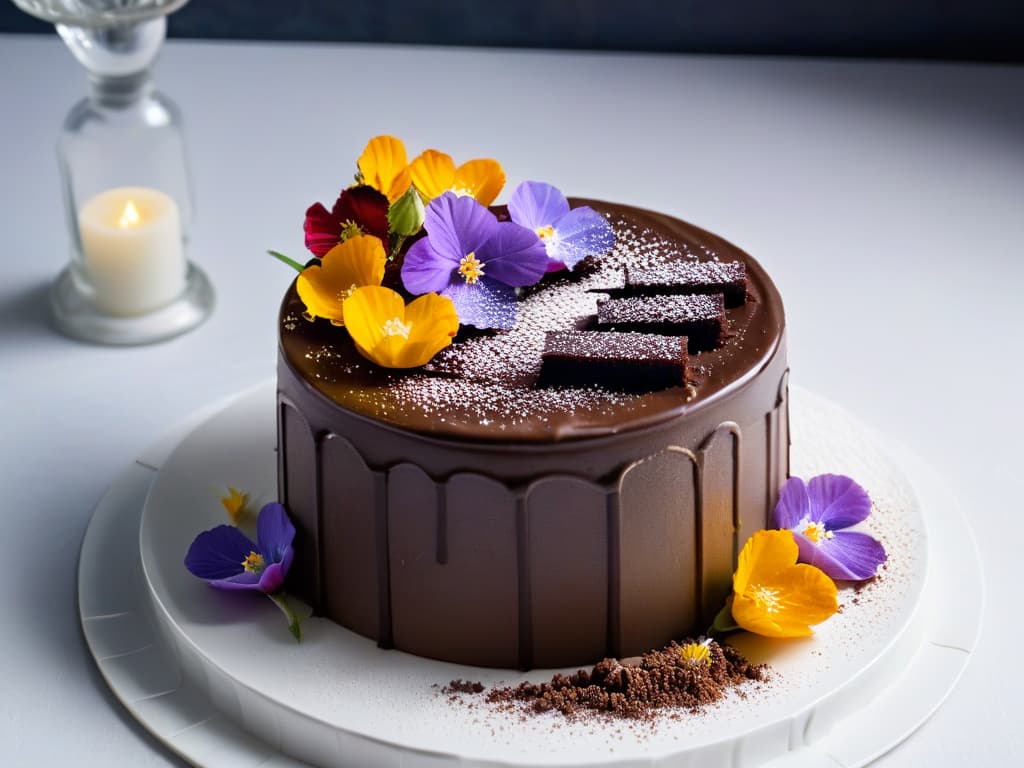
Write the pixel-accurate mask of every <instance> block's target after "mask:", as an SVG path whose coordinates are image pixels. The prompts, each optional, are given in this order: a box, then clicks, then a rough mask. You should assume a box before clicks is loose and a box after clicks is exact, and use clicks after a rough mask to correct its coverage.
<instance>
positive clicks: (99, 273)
mask: <svg viewBox="0 0 1024 768" xmlns="http://www.w3.org/2000/svg"><path fill="white" fill-rule="evenodd" d="M78 231H79V234H80V237H81V241H82V257H83V261H84V266H85V271H86V274H87V275H88V277H89V280H90V282H91V283H92V286H93V289H94V291H95V295H94V297H95V301H96V305H97V307H99V308H100V309H101V310H102V311H104V312H107V313H108V314H110V315H116V316H131V315H142V314H145V313H146V312H151V311H153V310H155V309H159V308H160V307H162V306H165V305H166V304H169V303H170V302H172V301H174V300H175V299H176V298H178V296H180V295H181V294H182V292H183V291H184V290H185V269H186V267H185V253H184V249H183V247H182V241H181V216H180V215H179V213H178V205H177V203H175V202H174V199H173V198H171V197H169V196H168V195H166V194H164V193H163V192H161V191H159V190H157V189H150V188H148V187H117V188H116V189H108V190H107V191H106V192H101V193H100V194H98V195H96V196H95V197H93V198H91V199H90V200H89V201H88V202H86V203H85V205H83V206H82V209H81V210H80V211H79V212H78Z"/></svg>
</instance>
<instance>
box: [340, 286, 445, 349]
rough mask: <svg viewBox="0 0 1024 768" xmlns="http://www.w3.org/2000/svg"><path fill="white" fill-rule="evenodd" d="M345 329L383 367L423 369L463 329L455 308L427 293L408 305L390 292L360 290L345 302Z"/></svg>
mask: <svg viewBox="0 0 1024 768" xmlns="http://www.w3.org/2000/svg"><path fill="white" fill-rule="evenodd" d="M344 310H345V327H346V328H348V332H349V334H350V335H351V336H352V340H353V341H354V342H355V343H356V349H358V350H359V353H360V354H361V355H362V356H363V357H366V358H368V359H370V360H372V361H373V362H375V363H377V365H382V366H384V367H385V368H416V367H418V366H421V365H425V364H426V363H428V362H429V361H430V359H431V358H432V357H433V356H434V355H436V354H437V353H438V352H440V351H441V350H442V349H444V348H445V347H447V346H448V345H449V344H451V343H452V337H453V336H455V334H456V333H458V331H459V316H458V315H457V314H456V313H455V305H454V304H452V300H451V299H449V298H447V297H446V296H438V295H437V294H436V293H426V294H424V295H423V296H420V297H419V298H417V299H416V300H415V301H413V302H411V303H410V304H409V305H408V306H406V304H405V301H404V300H403V299H402V297H401V295H399V294H398V293H396V292H395V291H392V290H391V289H390V288H382V287H380V286H368V287H366V288H359V289H358V290H356V291H355V292H354V293H353V294H352V296H351V297H350V298H349V299H348V300H347V301H346V302H345V307H344Z"/></svg>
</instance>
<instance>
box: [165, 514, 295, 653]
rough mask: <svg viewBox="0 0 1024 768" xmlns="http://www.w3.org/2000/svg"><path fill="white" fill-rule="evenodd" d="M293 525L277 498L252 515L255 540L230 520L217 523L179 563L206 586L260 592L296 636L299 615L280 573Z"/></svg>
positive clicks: (288, 556) (284, 571)
mask: <svg viewBox="0 0 1024 768" xmlns="http://www.w3.org/2000/svg"><path fill="white" fill-rule="evenodd" d="M294 538H295V526H293V525H292V523H291V520H289V519H288V515H287V514H286V513H285V511H284V507H282V506H281V505H280V504H277V503H271V504H267V505H265V506H264V507H263V509H261V510H260V514H259V517H258V518H257V519H256V539H257V542H258V543H257V544H254V543H253V542H252V541H250V540H249V537H248V536H246V535H245V534H244V533H242V532H241V531H240V530H238V529H237V528H235V527H234V526H231V525H218V526H217V527H216V528H211V529H210V530H208V531H203V532H202V533H200V534H199V535H198V536H196V538H195V541H193V542H192V546H191V547H189V548H188V554H187V555H185V567H186V568H188V570H189V572H190V573H191V574H192V575H193V576H198V577H199V578H200V579H205V580H206V582H207V583H208V584H209V585H210V586H211V587H217V588H218V589H233V590H238V589H242V590H256V591H259V592H263V593H264V594H265V595H267V597H269V598H270V599H271V600H272V601H273V602H274V604H275V605H276V606H277V607H278V608H280V609H281V611H282V613H284V615H285V617H286V618H287V619H288V629H289V630H291V633H292V634H293V635H294V636H295V639H296V640H301V639H302V630H301V628H300V626H299V618H298V617H297V616H296V615H295V612H294V611H293V610H292V609H291V606H289V605H288V601H287V599H286V598H285V595H284V591H283V589H282V587H284V577H285V576H287V575H288V569H289V568H290V567H291V564H292V557H293V556H294V554H295V552H294V550H293V549H292V539H294Z"/></svg>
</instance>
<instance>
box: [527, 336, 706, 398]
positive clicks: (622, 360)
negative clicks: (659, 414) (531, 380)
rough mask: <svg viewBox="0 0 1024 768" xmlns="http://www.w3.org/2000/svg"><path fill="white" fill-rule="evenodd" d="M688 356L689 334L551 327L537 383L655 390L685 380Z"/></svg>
mask: <svg viewBox="0 0 1024 768" xmlns="http://www.w3.org/2000/svg"><path fill="white" fill-rule="evenodd" d="M687 359H688V355H687V341H686V338H685V337H674V336H663V335H659V334H654V333H608V332H605V331H549V332H547V333H546V334H545V337H544V352H543V354H542V355H541V361H542V364H541V372H540V378H539V380H538V384H540V385H541V386H556V385H561V386H587V385H591V384H598V385H600V386H603V387H606V388H608V389H617V390H627V391H654V390H656V389H665V388H666V387H674V386H682V385H684V384H686V363H687Z"/></svg>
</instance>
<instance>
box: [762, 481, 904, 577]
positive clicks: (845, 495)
mask: <svg viewBox="0 0 1024 768" xmlns="http://www.w3.org/2000/svg"><path fill="white" fill-rule="evenodd" d="M869 514H871V499H870V498H868V494H867V491H865V490H864V489H863V488H861V487H860V486H859V485H858V484H857V483H856V482H854V481H853V480H852V479H851V478H849V477H846V476H845V475H818V476H817V477H812V478H811V479H810V480H809V481H808V482H807V483H806V484H805V483H804V481H803V480H802V479H801V478H799V477H791V478H789V480H787V481H786V483H785V484H784V485H783V486H782V490H781V491H780V492H779V503H778V504H777V505H776V506H775V512H774V514H773V515H772V524H773V525H775V527H777V528H781V529H786V528H788V529H789V530H791V531H792V532H793V537H794V538H795V539H796V543H797V546H798V547H799V548H800V562H802V563H809V564H810V565H813V566H816V567H817V568H820V569H821V570H823V571H824V572H825V573H827V574H828V575H829V576H831V577H832V578H833V579H846V580H853V581H859V580H861V579H870V578H871V577H872V576H874V575H875V571H876V570H878V566H879V565H881V564H882V563H884V562H885V559H886V554H885V548H884V547H882V545H881V543H879V542H878V541H876V540H875V539H874V538H872V537H871V536H869V535H868V534H866V533H860V532H858V531H847V530H845V529H846V528H849V527H850V526H853V525H856V524H857V523H859V522H862V521H864V520H866V519H867V517H868V515H869Z"/></svg>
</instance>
